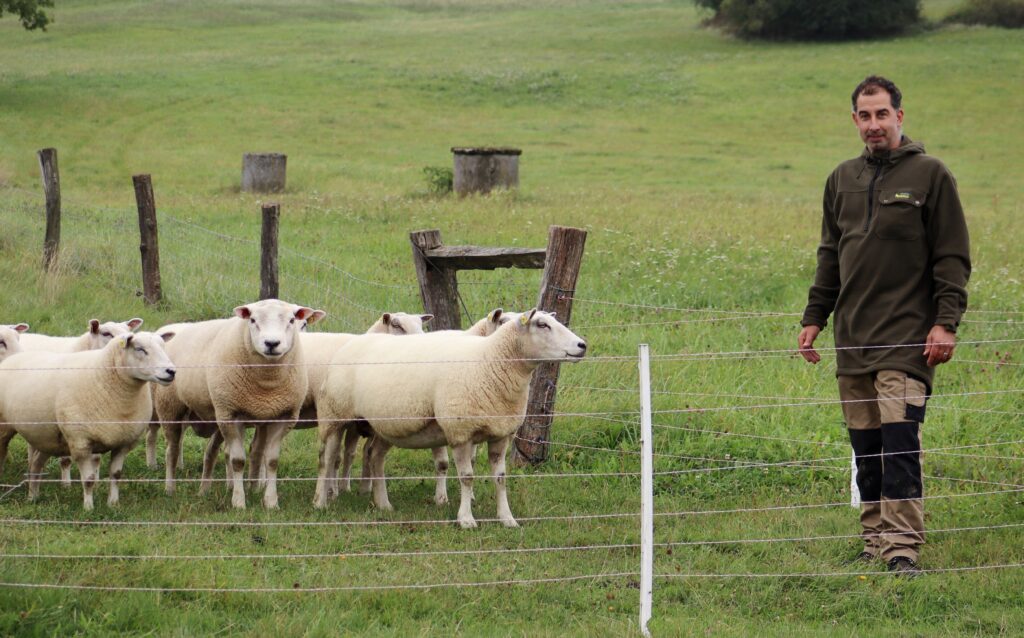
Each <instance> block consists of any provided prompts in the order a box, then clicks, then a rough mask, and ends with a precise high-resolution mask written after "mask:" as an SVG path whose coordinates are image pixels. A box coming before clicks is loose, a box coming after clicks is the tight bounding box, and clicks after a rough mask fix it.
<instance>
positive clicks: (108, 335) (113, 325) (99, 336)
mask: <svg viewBox="0 0 1024 638" xmlns="http://www.w3.org/2000/svg"><path fill="white" fill-rule="evenodd" d="M141 325H142V319H139V318H138V317H135V318H134V319H129V320H128V321H123V322H119V321H107V322H104V323H100V320H99V319H90V320H89V326H88V330H86V331H85V334H82V335H79V336H77V337H51V336H50V335H44V334H37V333H34V332H33V333H28V334H25V335H22V337H21V348H22V350H25V351H26V352H28V351H37V350H43V351H46V352H82V351H83V350H99V349H100V348H102V347H103V346H105V345H107V344H108V343H109V342H110V340H111V339H113V338H114V337H118V336H121V335H123V334H127V333H129V332H135V331H136V330H137V329H138V328H139V326H141Z"/></svg>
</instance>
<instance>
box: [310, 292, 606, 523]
mask: <svg viewBox="0 0 1024 638" xmlns="http://www.w3.org/2000/svg"><path fill="white" fill-rule="evenodd" d="M586 349H587V344H586V342H585V341H583V340H582V339H580V338H579V337H578V336H576V335H575V334H574V333H573V332H572V331H570V330H569V329H568V328H566V327H565V326H563V325H562V324H561V323H559V322H558V321H557V320H556V319H555V318H554V317H553V316H552V315H551V314H549V313H546V312H542V311H538V310H537V309H536V308H535V309H533V310H531V311H530V312H529V313H526V314H523V315H522V316H520V318H519V319H518V320H517V321H514V322H508V323H506V324H504V325H502V326H501V327H500V328H498V330H497V331H495V332H494V334H492V335H490V336H488V337H477V336H467V335H451V336H448V335H434V336H432V335H422V336H420V335H412V336H409V337H405V338H403V339H401V340H398V339H395V340H390V339H388V338H386V337H381V336H377V335H365V336H361V337H359V338H358V339H353V340H351V341H350V342H349V343H348V344H346V345H345V346H344V347H343V348H342V349H340V350H339V351H338V352H337V353H336V354H335V356H334V358H333V359H331V371H330V372H329V373H328V376H327V379H326V380H325V381H324V384H323V386H321V388H320V390H319V391H318V392H317V396H316V401H317V410H318V411H319V430H318V433H319V434H320V441H321V448H320V464H319V472H318V476H317V487H316V494H315V496H314V499H313V504H314V506H315V507H317V508H322V507H325V506H326V504H327V492H326V484H325V483H326V481H325V479H326V476H327V467H329V465H330V463H331V459H332V457H333V456H334V455H336V454H337V443H336V437H334V438H333V439H332V437H331V436H330V435H331V433H332V431H336V430H337V429H338V428H339V427H342V426H343V425H344V424H345V423H347V422H349V421H353V420H356V419H363V420H365V421H367V422H369V424H370V426H371V427H372V428H373V431H374V438H373V440H372V442H371V449H370V463H371V471H372V472H373V477H374V478H373V500H374V504H375V505H376V506H377V507H378V508H380V509H382V510H391V509H393V508H392V507H391V503H390V502H389V500H388V495H387V486H386V485H385V481H384V457H385V455H386V454H387V452H388V450H389V449H390V448H391V447H393V446H398V447H405V448H431V447H437V446H440V445H448V447H450V448H452V450H453V452H454V455H455V465H456V467H457V469H458V472H459V482H460V484H461V488H462V489H461V502H460V505H459V512H458V523H459V525H460V526H461V527H463V528H471V527H476V519H475V518H474V517H473V512H472V500H473V466H472V450H473V444H474V443H483V442H486V443H487V444H488V458H489V461H490V465H491V470H492V473H493V478H494V482H495V486H496V493H497V494H496V496H497V514H498V519H499V520H500V521H501V522H502V524H504V525H505V526H506V527H517V526H518V523H517V522H516V520H515V518H514V517H513V516H512V512H511V510H510V509H509V506H508V496H507V493H506V489H505V451H506V450H507V449H508V444H509V442H510V441H511V439H512V436H513V434H514V433H515V431H516V429H517V428H518V427H519V425H520V423H522V421H523V418H524V416H525V414H526V402H527V396H528V394H529V386H530V378H531V377H532V375H533V371H534V369H536V368H537V367H538V366H539V365H540V364H541V363H542V362H545V361H550V362H560V361H569V362H574V361H579V360H580V359H582V358H583V356H584V355H585V354H586ZM332 440H333V441H334V443H333V444H330V445H328V443H330V442H331V441H332Z"/></svg>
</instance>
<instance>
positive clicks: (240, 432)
mask: <svg viewBox="0 0 1024 638" xmlns="http://www.w3.org/2000/svg"><path fill="white" fill-rule="evenodd" d="M218 421H219V419H218ZM218 425H219V426H220V432H221V434H223V435H224V444H225V447H226V448H227V453H228V459H229V465H230V467H231V506H232V507H234V508H236V509H245V486H244V485H243V484H242V477H243V471H244V470H245V424H244V423H240V422H238V421H225V422H219V423H218Z"/></svg>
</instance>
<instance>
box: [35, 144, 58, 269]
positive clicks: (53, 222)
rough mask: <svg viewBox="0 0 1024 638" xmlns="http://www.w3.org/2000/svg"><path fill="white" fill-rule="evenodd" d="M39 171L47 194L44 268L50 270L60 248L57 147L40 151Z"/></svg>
mask: <svg viewBox="0 0 1024 638" xmlns="http://www.w3.org/2000/svg"><path fill="white" fill-rule="evenodd" d="M38 155H39V171H40V172H41V173H42V177H43V192H44V193H45V195H46V237H45V238H44V239H43V269H44V270H49V269H50V268H51V267H52V266H53V264H54V263H55V262H56V259H57V252H58V250H60V171H58V170H57V149H55V148H44V149H42V150H41V151H39V152H38Z"/></svg>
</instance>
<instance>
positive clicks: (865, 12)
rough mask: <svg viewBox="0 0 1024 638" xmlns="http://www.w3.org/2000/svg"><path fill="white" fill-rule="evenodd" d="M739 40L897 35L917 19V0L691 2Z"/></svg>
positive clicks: (831, 38)
mask: <svg viewBox="0 0 1024 638" xmlns="http://www.w3.org/2000/svg"><path fill="white" fill-rule="evenodd" d="M693 1H694V4H696V5H697V6H699V7H703V8H705V9H710V10H711V11H714V16H713V17H712V18H711V20H709V21H708V23H709V24H711V25H713V26H718V27H721V28H723V29H725V30H726V31H730V32H732V33H735V34H736V35H738V36H740V37H743V38H760V39H767V40H847V39H855V38H877V37H884V36H889V35H895V34H898V33H901V32H904V31H906V30H907V29H909V28H912V27H914V26H915V25H917V24H918V23H919V22H920V20H921V8H920V0H828V1H827V2H826V1H823V0H693Z"/></svg>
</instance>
